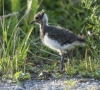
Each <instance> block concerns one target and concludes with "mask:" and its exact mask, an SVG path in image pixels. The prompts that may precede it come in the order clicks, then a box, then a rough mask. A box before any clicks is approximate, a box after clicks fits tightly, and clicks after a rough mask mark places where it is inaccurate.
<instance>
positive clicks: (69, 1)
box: [0, 0, 100, 78]
mask: <svg viewBox="0 0 100 90" xmlns="http://www.w3.org/2000/svg"><path fill="white" fill-rule="evenodd" d="M42 9H44V10H45V12H46V13H47V15H48V17H49V24H50V25H53V26H60V27H64V28H68V29H70V30H71V31H73V32H74V33H75V34H77V35H78V34H80V33H81V34H82V36H84V37H85V38H86V41H87V45H86V47H84V49H83V50H81V51H82V53H80V51H79V50H78V49H76V51H75V52H74V54H75V56H72V58H71V59H72V60H70V58H69V63H72V64H71V65H69V66H68V67H67V66H66V72H68V73H69V74H70V75H74V74H75V73H77V71H78V73H79V74H83V75H84V76H89V77H91V74H89V73H92V74H93V75H94V76H96V77H99V74H100V73H99V74H96V73H98V71H100V65H99V64H100V42H99V41H100V0H0V72H1V74H7V73H10V74H14V73H15V72H17V71H20V70H24V71H27V72H31V71H35V68H34V67H35V66H36V65H38V64H43V65H44V64H45V65H47V64H48V65H49V64H51V63H53V65H54V66H53V68H51V67H52V66H51V67H50V66H45V65H44V68H43V69H46V70H50V69H51V71H52V69H55V70H56V68H55V66H57V65H55V63H57V62H59V59H60V56H59V55H58V53H56V52H54V51H52V50H51V49H49V48H47V47H46V46H44V45H43V44H42V43H41V40H40V37H39V27H38V25H35V24H34V25H32V26H31V25H29V23H30V22H31V21H32V20H33V19H34V15H35V14H36V13H37V12H38V11H41V10H42ZM88 31H91V32H92V33H91V35H88ZM56 61H57V62H56ZM83 63H84V64H83ZM65 64H66V63H65ZM92 66H93V67H92ZM6 67H7V68H6ZM23 67H24V69H23ZM71 71H72V72H71ZM82 71H83V72H84V73H80V72H82ZM99 78H100V77H99Z"/></svg>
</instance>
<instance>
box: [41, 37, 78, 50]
mask: <svg viewBox="0 0 100 90" xmlns="http://www.w3.org/2000/svg"><path fill="white" fill-rule="evenodd" d="M43 43H44V44H45V45H46V46H48V47H49V48H51V49H53V50H56V51H58V52H61V51H66V50H70V49H72V48H74V47H75V45H76V46H77V45H79V43H77V42H74V43H71V44H65V45H63V46H62V45H61V44H60V43H58V42H57V41H56V40H53V39H51V38H49V37H48V36H47V35H45V37H44V40H43Z"/></svg>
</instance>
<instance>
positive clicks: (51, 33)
mask: <svg viewBox="0 0 100 90" xmlns="http://www.w3.org/2000/svg"><path fill="white" fill-rule="evenodd" d="M42 33H43V34H42V35H41V38H42V39H43V37H44V35H45V34H47V35H48V37H49V38H51V39H53V40H56V41H58V42H59V43H60V44H61V45H64V44H71V43H73V42H74V41H79V42H80V43H81V42H85V39H83V38H81V37H79V36H76V35H75V34H73V33H72V32H71V31H69V30H67V29H64V28H58V27H54V26H49V25H48V26H44V27H43V28H42Z"/></svg>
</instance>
